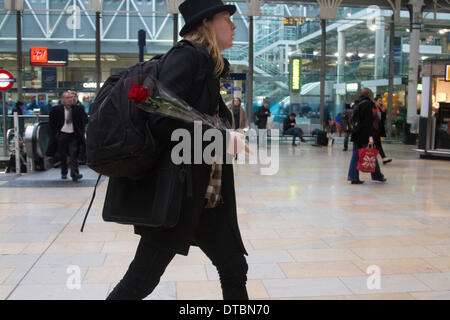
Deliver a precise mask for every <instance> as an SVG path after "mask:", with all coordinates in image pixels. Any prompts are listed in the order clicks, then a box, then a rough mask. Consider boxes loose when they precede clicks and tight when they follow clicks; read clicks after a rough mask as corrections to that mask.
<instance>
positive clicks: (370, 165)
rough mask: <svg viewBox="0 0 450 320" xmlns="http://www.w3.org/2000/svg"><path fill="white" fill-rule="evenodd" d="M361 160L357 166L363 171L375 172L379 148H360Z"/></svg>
mask: <svg viewBox="0 0 450 320" xmlns="http://www.w3.org/2000/svg"><path fill="white" fill-rule="evenodd" d="M358 154H359V160H358V166H357V167H356V168H357V169H358V170H359V171H361V172H371V173H372V172H375V168H376V164H377V155H378V150H377V149H374V148H373V147H370V146H369V148H361V149H359V150H358Z"/></svg>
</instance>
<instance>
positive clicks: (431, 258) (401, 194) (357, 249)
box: [0, 143, 450, 300]
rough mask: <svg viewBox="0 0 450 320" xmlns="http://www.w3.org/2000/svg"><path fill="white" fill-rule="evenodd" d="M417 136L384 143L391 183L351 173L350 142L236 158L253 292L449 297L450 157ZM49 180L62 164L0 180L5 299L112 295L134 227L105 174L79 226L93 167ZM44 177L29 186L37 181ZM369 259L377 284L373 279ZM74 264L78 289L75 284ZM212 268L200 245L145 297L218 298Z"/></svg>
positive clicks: (258, 295) (266, 295)
mask: <svg viewBox="0 0 450 320" xmlns="http://www.w3.org/2000/svg"><path fill="white" fill-rule="evenodd" d="M412 148H413V146H405V145H385V149H386V152H387V153H388V155H389V156H391V157H392V158H393V159H394V161H393V162H392V163H390V164H389V165H387V166H382V171H383V173H384V174H385V175H386V177H387V179H388V182H387V183H385V184H378V183H372V182H370V179H369V176H368V175H366V174H362V175H361V179H363V180H366V183H365V184H364V185H359V186H354V185H350V184H348V182H347V181H346V175H347V170H348V164H349V160H350V156H351V153H349V152H347V153H345V152H342V151H341V146H340V145H339V144H335V146H334V149H327V148H316V147H312V146H310V145H305V144H301V145H300V146H299V147H297V148H295V149H293V148H292V147H291V146H290V145H289V144H288V143H285V144H282V145H280V170H279V172H278V173H277V174H276V175H273V176H262V175H260V174H259V167H257V166H254V165H252V166H250V165H246V166H244V165H238V166H235V184H236V196H237V204H238V213H239V215H238V218H239V224H240V227H241V232H242V235H243V239H244V243H245V245H246V247H247V250H248V251H249V256H248V257H247V261H248V263H249V272H248V278H249V280H248V283H247V288H248V292H249V296H250V298H252V299H270V298H272V299H291V298H294V299H304V298H305V299H450V198H449V197H448V190H450V162H448V161H443V160H421V159H419V157H418V155H417V154H416V153H415V152H414V151H412V150H411V149H412ZM82 173H83V175H84V177H85V178H84V179H85V182H84V183H85V185H77V186H73V187H71V185H70V183H71V182H70V181H69V182H68V184H66V185H64V186H63V187H62V186H59V185H57V184H56V185H55V186H52V187H48V186H47V185H51V182H52V181H53V180H55V179H56V180H58V179H59V172H58V171H57V170H50V171H47V172H44V173H37V174H33V175H32V174H29V175H26V176H23V177H20V178H17V181H19V182H20V183H27V184H28V185H27V186H26V187H24V186H21V185H14V184H8V183H4V184H2V185H1V186H0V190H1V192H0V299H12V300H13V299H105V297H106V296H107V294H108V293H109V292H110V291H111V290H112V288H113V287H114V286H115V285H116V283H117V282H118V281H119V280H120V279H121V277H122V276H123V274H124V273H125V271H126V270H127V268H128V265H129V263H130V262H131V260H132V258H133V256H134V251H135V249H136V246H137V243H138V240H139V237H137V236H136V235H134V234H133V231H132V227H130V226H125V225H119V224H114V223H105V222H103V221H102V219H101V209H102V204H103V200H104V195H105V191H106V185H107V183H106V182H103V184H101V186H100V187H99V189H98V192H97V198H96V200H95V202H94V205H93V209H92V212H91V214H90V217H89V219H88V221H87V225H86V228H85V231H84V232H83V233H80V231H79V229H80V224H81V222H82V219H83V218H84V213H85V210H86V208H87V204H88V202H89V200H90V196H91V192H92V190H93V188H92V187H91V184H92V182H93V181H94V180H95V179H96V175H95V174H94V173H93V172H92V171H89V170H88V169H87V168H82ZM34 180H36V181H38V182H39V183H41V182H42V181H45V182H46V183H47V185H46V186H43V185H39V186H36V187H32V184H33V181H34ZM371 264H374V265H377V266H379V267H380V271H381V278H380V280H381V282H380V283H381V288H380V289H375V290H370V289H368V286H367V280H368V278H369V274H367V273H366V271H367V267H368V266H370V265H371ZM69 266H78V267H79V271H80V273H79V278H80V281H81V289H80V290H77V289H73V290H70V289H69V288H68V287H67V282H68V281H69V282H70V281H71V279H72V280H73V278H71V276H73V275H74V273H73V270H72V273H71V272H70V271H69V272H68V268H69ZM218 279H219V276H218V273H217V270H216V268H215V267H214V266H213V265H212V264H211V263H210V262H209V260H208V258H207V257H206V256H205V255H204V254H203V253H202V252H201V251H200V250H199V249H198V248H192V249H191V251H190V254H189V256H188V257H184V256H176V257H175V258H174V260H173V261H172V262H171V264H170V265H169V267H168V268H167V270H166V272H165V274H164V275H163V277H162V279H161V282H160V284H159V285H158V287H157V288H156V289H155V291H154V292H153V293H152V294H151V295H150V296H149V297H147V299H221V297H222V296H221V290H220V282H219V281H218Z"/></svg>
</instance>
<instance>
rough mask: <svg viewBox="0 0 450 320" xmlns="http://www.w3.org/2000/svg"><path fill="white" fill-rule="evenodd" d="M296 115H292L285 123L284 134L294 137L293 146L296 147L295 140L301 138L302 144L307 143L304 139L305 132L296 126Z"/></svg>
mask: <svg viewBox="0 0 450 320" xmlns="http://www.w3.org/2000/svg"><path fill="white" fill-rule="evenodd" d="M295 116H296V114H295V113H291V114H290V115H289V116H288V117H287V118H286V119H285V120H284V123H283V134H284V135H289V136H293V139H292V145H293V146H294V147H295V146H296V144H295V138H299V139H300V140H301V141H302V142H305V139H303V131H302V129H300V128H298V127H296V126H295Z"/></svg>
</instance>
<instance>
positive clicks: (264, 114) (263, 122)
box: [256, 100, 270, 129]
mask: <svg viewBox="0 0 450 320" xmlns="http://www.w3.org/2000/svg"><path fill="white" fill-rule="evenodd" d="M256 117H257V118H258V124H257V126H258V129H266V127H267V118H268V117H270V110H269V101H268V100H264V104H263V106H262V107H259V108H258V110H256Z"/></svg>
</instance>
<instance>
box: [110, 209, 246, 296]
mask: <svg viewBox="0 0 450 320" xmlns="http://www.w3.org/2000/svg"><path fill="white" fill-rule="evenodd" d="M200 219H201V221H200V223H199V226H198V228H197V231H196V234H195V239H194V241H195V243H196V244H197V245H198V246H199V247H200V249H201V250H202V251H203V252H204V253H205V254H206V255H207V256H208V258H209V259H210V260H211V261H212V263H213V264H214V266H216V268H217V271H218V272H219V276H220V283H221V287H222V295H223V299H225V300H248V294H247V289H246V281H247V271H248V265H247V261H246V260H245V257H244V254H243V252H242V250H241V249H240V248H239V246H238V245H237V243H238V242H237V240H236V239H235V236H234V235H233V234H232V232H231V229H230V228H229V227H228V225H227V224H226V223H225V224H224V223H223V222H224V221H225V219H223V217H220V216H218V214H216V212H214V210H213V209H206V210H204V212H203V214H202V217H201V218H200ZM174 256H175V253H173V252H170V251H165V250H163V249H161V248H156V247H154V246H152V244H151V243H150V241H148V240H147V239H146V238H145V236H142V237H141V240H140V242H139V245H138V247H137V250H136V255H135V257H134V260H133V261H132V262H131V264H130V266H129V268H128V271H127V272H126V273H125V276H124V277H123V279H122V280H121V281H120V282H119V283H118V284H117V286H116V287H115V288H114V289H113V290H112V292H111V293H110V294H109V296H108V297H107V300H138V299H143V298H145V297H146V296H148V295H149V294H150V293H152V292H153V290H154V289H155V287H156V286H157V285H158V283H159V281H160V278H161V276H162V274H163V273H164V271H165V269H166V267H167V265H168V264H169V263H170V261H171V260H172V259H173V257H174Z"/></svg>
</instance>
